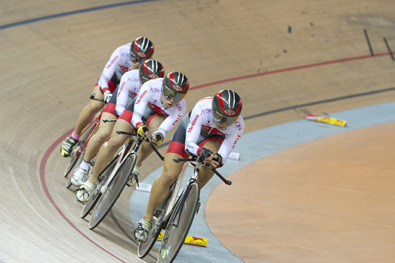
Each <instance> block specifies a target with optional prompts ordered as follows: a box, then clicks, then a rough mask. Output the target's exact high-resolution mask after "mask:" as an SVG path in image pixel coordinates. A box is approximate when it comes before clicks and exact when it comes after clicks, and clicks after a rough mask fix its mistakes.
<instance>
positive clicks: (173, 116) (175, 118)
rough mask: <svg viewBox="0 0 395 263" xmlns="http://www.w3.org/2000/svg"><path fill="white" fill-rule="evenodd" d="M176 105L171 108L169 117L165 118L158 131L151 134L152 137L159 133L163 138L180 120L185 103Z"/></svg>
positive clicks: (185, 106)
mask: <svg viewBox="0 0 395 263" xmlns="http://www.w3.org/2000/svg"><path fill="white" fill-rule="evenodd" d="M178 104H179V105H178V106H177V105H174V106H173V107H172V108H171V110H170V114H169V116H167V118H166V119H165V120H164V121H163V122H162V123H161V125H160V126H159V128H158V130H156V131H155V132H154V133H153V134H152V135H153V136H154V135H155V134H156V133H158V132H159V133H161V134H162V135H163V138H164V137H165V136H166V133H167V132H169V131H170V130H171V129H173V128H174V127H175V126H177V124H178V123H179V122H180V121H181V120H182V118H183V117H184V115H185V112H186V110H187V103H186V101H185V100H182V101H180V102H179V103H178Z"/></svg>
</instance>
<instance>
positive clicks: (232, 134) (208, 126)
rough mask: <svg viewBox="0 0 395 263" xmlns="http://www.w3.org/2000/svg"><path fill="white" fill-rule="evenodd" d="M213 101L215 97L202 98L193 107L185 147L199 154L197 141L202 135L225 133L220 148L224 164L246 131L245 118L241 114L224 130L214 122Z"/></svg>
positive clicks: (219, 151) (219, 152)
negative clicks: (218, 127)
mask: <svg viewBox="0 0 395 263" xmlns="http://www.w3.org/2000/svg"><path fill="white" fill-rule="evenodd" d="M212 101H213V97H207V98H204V99H201V100H200V101H198V103H196V105H195V107H194V108H193V109H192V112H191V116H190V118H189V122H188V126H187V134H186V138H185V149H186V150H188V151H189V152H190V153H192V154H194V155H198V150H199V146H198V145H197V142H198V139H199V137H200V136H204V137H205V138H207V137H209V136H210V134H216V135H225V140H224V141H223V142H222V144H221V147H220V148H219V150H218V154H220V155H221V157H222V163H223V164H224V163H225V162H226V160H227V158H228V156H229V154H230V153H231V152H232V150H233V148H234V147H235V146H236V143H237V142H238V140H239V139H240V137H241V135H242V134H243V132H244V120H243V117H241V115H240V116H239V118H238V119H237V120H236V122H235V123H233V124H232V125H231V126H229V127H227V128H225V129H223V130H219V129H217V128H216V127H215V124H214V123H213V117H214V116H213V110H212V108H213V106H212Z"/></svg>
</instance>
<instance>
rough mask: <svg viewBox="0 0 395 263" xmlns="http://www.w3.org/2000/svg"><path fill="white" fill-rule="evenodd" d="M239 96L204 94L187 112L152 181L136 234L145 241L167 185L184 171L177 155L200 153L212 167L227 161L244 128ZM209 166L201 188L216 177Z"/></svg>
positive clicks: (203, 171)
mask: <svg viewBox="0 0 395 263" xmlns="http://www.w3.org/2000/svg"><path fill="white" fill-rule="evenodd" d="M241 110H242V101H241V99H240V96H239V95H238V94H237V93H236V92H234V91H232V90H229V89H225V90H221V91H219V92H218V93H217V94H215V96H214V97H207V98H203V99H201V100H200V101H198V103H196V105H195V107H194V108H193V109H192V111H190V112H189V114H187V115H186V116H185V117H184V118H183V120H182V122H181V124H180V125H179V126H178V128H177V130H176V132H175V133H174V135H173V138H172V139H171V142H170V145H169V148H168V150H167V152H166V155H165V163H164V169H163V171H162V174H161V175H160V176H159V177H158V178H157V179H156V180H155V182H154V183H153V185H152V189H151V194H150V197H149V201H148V206H147V210H146V212H145V215H144V217H143V218H142V219H141V220H140V221H139V222H138V224H137V228H136V230H135V231H134V237H135V238H136V240H138V241H139V242H146V241H147V238H148V233H149V231H150V229H151V226H152V222H153V217H154V212H155V209H156V208H157V207H158V206H159V205H160V204H161V203H162V201H163V200H164V199H165V198H166V196H167V194H168V189H169V188H170V186H171V185H172V184H173V182H175V180H176V179H177V177H178V176H179V174H180V173H181V171H182V168H183V165H184V164H183V162H179V163H176V162H174V161H173V159H174V158H188V157H189V155H195V156H200V157H201V158H202V159H203V160H204V163H207V164H208V165H209V166H211V167H212V168H218V167H221V166H223V165H224V164H225V162H226V160H227V158H228V156H229V154H230V153H231V151H232V150H233V148H234V147H235V145H236V143H237V142H238V140H239V139H240V137H241V135H242V134H243V132H244V120H243V117H242V116H241ZM213 175H214V172H213V171H212V170H211V169H210V168H209V167H207V166H204V167H202V169H201V170H200V172H199V177H198V180H197V183H198V184H199V186H200V187H201V188H202V187H203V186H205V185H206V184H207V182H208V181H209V180H210V179H211V178H212V177H213Z"/></svg>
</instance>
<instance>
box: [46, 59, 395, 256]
mask: <svg viewBox="0 0 395 263" xmlns="http://www.w3.org/2000/svg"><path fill="white" fill-rule="evenodd" d="M392 53H393V54H395V52H392ZM388 55H390V53H381V54H376V55H375V56H374V57H381V56H388ZM374 57H372V56H371V55H366V56H359V57H351V58H343V59H338V60H331V61H324V62H319V63H314V64H309V65H302V66H296V67H290V68H285V69H277V70H273V71H267V72H262V73H256V74H251V75H246V76H240V77H235V78H229V79H223V80H219V81H215V82H210V83H206V84H202V85H198V86H195V87H191V88H190V90H194V89H201V88H205V87H209V86H214V85H218V84H223V83H227V82H232V81H238V80H243V79H249V78H255V77H261V76H265V75H270V74H275V73H281V72H288V71H293V70H299V69H305V68H314V67H318V66H325V65H330V64H336V63H342V62H347V61H353V60H361V59H367V58H374ZM72 131H73V129H71V130H70V131H68V132H66V133H65V134H63V135H62V136H61V137H60V138H59V139H57V140H56V141H55V142H54V143H53V144H52V145H51V146H50V147H49V148H48V150H47V151H46V152H45V154H44V156H43V158H42V159H41V163H40V180H41V185H42V187H43V189H44V192H45V194H46V196H47V198H48V199H49V201H50V202H51V204H52V205H53V206H54V207H55V209H56V210H57V211H58V213H59V214H60V215H61V216H62V217H63V218H64V219H65V220H66V221H67V223H69V224H70V225H71V226H72V227H73V228H74V229H75V230H76V231H77V232H78V233H80V234H81V235H82V236H83V237H85V238H86V239H88V240H89V241H90V242H92V243H93V244H94V245H96V246H97V247H98V248H100V249H101V250H103V251H105V252H106V253H108V254H109V255H111V256H113V257H114V258H116V259H118V260H119V261H121V262H124V261H123V260H121V259H120V258H118V257H116V256H115V255H113V254H111V253H110V252H109V251H107V250H105V249H104V248H102V247H101V246H99V245H98V244H96V243H95V242H94V241H93V240H92V239H90V238H89V237H87V236H86V235H85V234H84V233H82V232H81V231H80V230H79V229H78V228H77V227H76V226H75V225H74V224H73V223H72V222H71V221H70V220H69V219H68V218H67V217H66V216H65V214H64V213H63V212H62V210H60V209H59V207H58V206H57V205H56V203H55V201H54V200H53V198H52V196H51V194H50V193H49V191H48V187H47V184H46V181H45V165H46V164H47V161H48V158H49V156H50V155H51V153H52V151H53V150H54V149H55V148H56V147H57V146H58V145H59V144H60V143H61V142H62V140H63V139H64V138H66V137H67V136H68V135H69V134H71V132H72Z"/></svg>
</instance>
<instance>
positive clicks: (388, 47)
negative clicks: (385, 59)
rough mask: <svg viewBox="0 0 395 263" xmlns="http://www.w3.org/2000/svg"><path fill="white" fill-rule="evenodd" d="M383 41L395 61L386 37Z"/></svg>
mask: <svg viewBox="0 0 395 263" xmlns="http://www.w3.org/2000/svg"><path fill="white" fill-rule="evenodd" d="M383 39H384V42H385V45H386V46H387V49H388V52H389V53H390V55H391V58H392V60H395V59H394V54H392V51H391V48H390V45H388V42H387V39H386V38H385V37H383Z"/></svg>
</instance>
